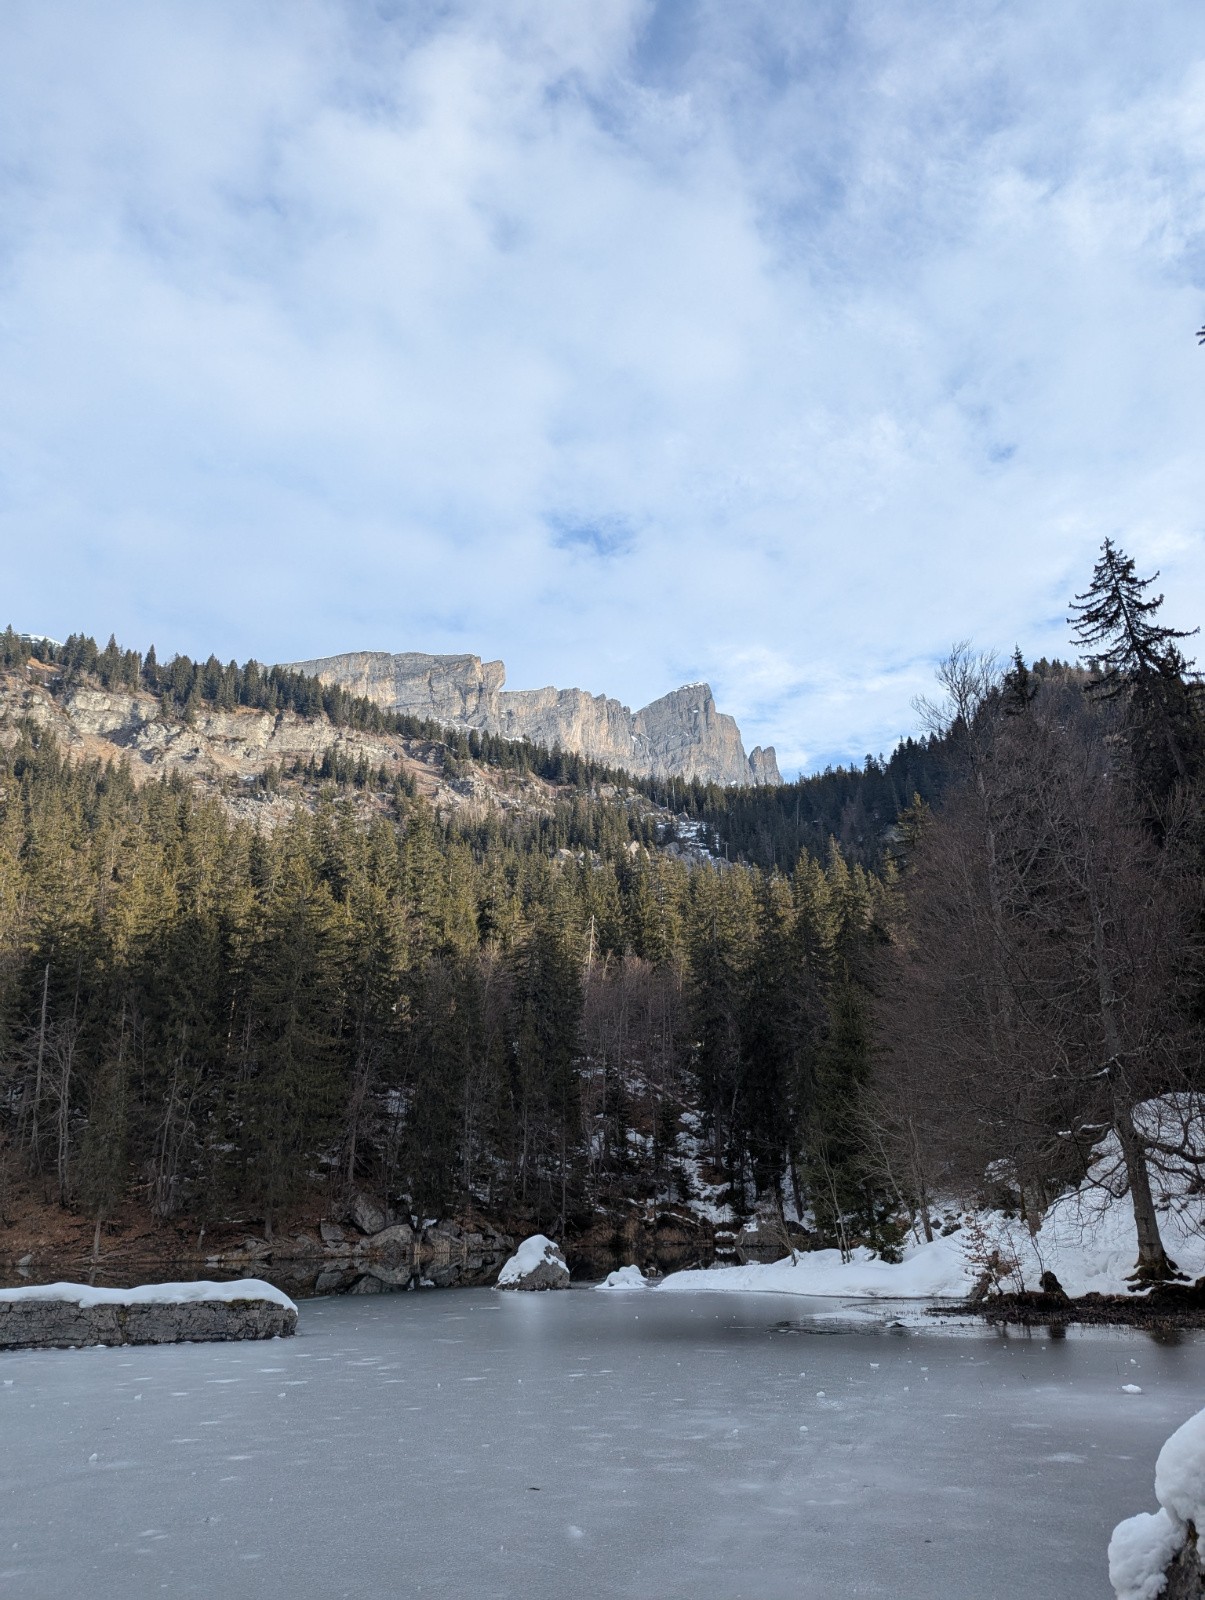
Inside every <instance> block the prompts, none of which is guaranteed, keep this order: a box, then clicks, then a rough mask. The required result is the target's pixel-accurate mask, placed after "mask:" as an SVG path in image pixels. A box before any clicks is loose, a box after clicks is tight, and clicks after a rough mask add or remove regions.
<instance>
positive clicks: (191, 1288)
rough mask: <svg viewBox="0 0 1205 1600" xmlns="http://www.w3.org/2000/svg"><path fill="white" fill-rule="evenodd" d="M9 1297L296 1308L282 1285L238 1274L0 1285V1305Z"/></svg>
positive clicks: (95, 1302)
mask: <svg viewBox="0 0 1205 1600" xmlns="http://www.w3.org/2000/svg"><path fill="white" fill-rule="evenodd" d="M8 1300H67V1301H70V1303H71V1304H72V1305H77V1306H134V1305H180V1304H182V1303H184V1302H186V1301H188V1302H191V1301H196V1300H270V1301H272V1303H273V1304H274V1305H278V1306H284V1307H285V1309H286V1310H288V1311H296V1309H297V1306H296V1304H295V1303H294V1302H293V1301H292V1300H290V1299H289V1297H288V1295H287V1294H285V1293H284V1291H283V1290H282V1289H277V1288H275V1287H274V1286H273V1285H272V1284H270V1283H265V1282H264V1280H263V1279H262V1278H238V1279H237V1280H236V1281H235V1282H233V1283H143V1284H139V1285H138V1286H137V1287H136V1288H134V1289H95V1288H93V1287H92V1285H91V1284H87V1283H35V1284H22V1286H21V1287H20V1288H19V1289H0V1305H2V1304H3V1303H4V1302H5V1301H8Z"/></svg>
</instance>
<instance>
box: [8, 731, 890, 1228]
mask: <svg viewBox="0 0 1205 1600" xmlns="http://www.w3.org/2000/svg"><path fill="white" fill-rule="evenodd" d="M14 731H15V738H14V740H13V742H12V743H11V744H10V745H9V746H8V747H7V748H6V749H5V750H4V751H3V754H2V755H0V1210H2V1209H3V1206H4V1204H5V1192H6V1191H7V1192H8V1193H11V1192H12V1189H13V1187H14V1186H15V1185H20V1184H24V1183H28V1182H30V1181H32V1182H34V1183H35V1184H38V1185H41V1186H42V1191H43V1192H44V1194H45V1195H46V1197H47V1200H48V1201H57V1202H59V1203H61V1204H64V1205H67V1206H70V1207H72V1208H74V1209H76V1210H78V1211H80V1212H82V1213H84V1214H86V1215H87V1216H89V1217H90V1218H92V1219H94V1221H95V1225H96V1230H97V1241H98V1245H99V1243H100V1240H101V1238H102V1236H103V1227H104V1224H105V1222H106V1220H107V1219H109V1218H111V1217H112V1216H113V1215H114V1213H115V1212H116V1211H117V1210H118V1208H119V1207H120V1206H121V1205H122V1204H123V1203H125V1202H128V1201H129V1200H131V1199H133V1200H136V1201H137V1203H139V1204H141V1205H143V1206H145V1207H146V1208H147V1209H148V1210H149V1211H150V1212H152V1213H153V1214H154V1215H155V1216H158V1217H161V1218H164V1219H175V1220H176V1221H178V1222H181V1223H185V1222H186V1223H188V1224H189V1225H190V1226H196V1227H197V1228H198V1229H199V1228H201V1227H203V1226H205V1225H207V1224H210V1223H212V1222H213V1221H215V1220H216V1219H218V1218H219V1217H227V1216H235V1215H237V1216H243V1217H247V1218H255V1219H262V1221H263V1224H264V1226H265V1227H266V1228H267V1229H268V1230H269V1231H271V1229H272V1228H273V1226H274V1225H276V1224H277V1223H278V1222H279V1221H280V1219H282V1218H284V1217H286V1216H287V1215H288V1214H289V1213H290V1211H291V1209H292V1208H294V1207H296V1206H297V1205H298V1204H301V1203H303V1202H305V1203H311V1202H313V1201H314V1200H315V1199H318V1200H320V1201H322V1202H323V1203H325V1202H326V1201H327V1200H330V1199H337V1198H338V1197H339V1196H340V1195H342V1194H344V1193H346V1192H347V1191H349V1190H352V1189H355V1188H359V1187H366V1188H369V1189H371V1190H373V1191H374V1192H376V1193H377V1194H379V1195H382V1196H386V1195H387V1196H388V1197H389V1198H390V1200H391V1202H392V1203H394V1204H395V1205H397V1206H398V1207H399V1208H400V1209H403V1210H410V1211H412V1212H413V1213H415V1214H425V1215H429V1216H434V1215H439V1214H448V1213H449V1212H452V1211H455V1210H457V1209H462V1208H466V1207H478V1208H482V1209H484V1210H485V1211H487V1212H489V1213H491V1214H493V1215H495V1216H499V1217H506V1218H511V1219H516V1220H517V1221H518V1222H519V1223H521V1224H523V1225H528V1224H530V1225H532V1226H545V1227H556V1228H561V1229H566V1230H568V1231H570V1232H572V1231H573V1230H574V1229H575V1228H581V1227H585V1226H587V1225H588V1224H589V1223H590V1222H591V1221H593V1220H594V1219H595V1217H596V1215H597V1210H598V1207H599V1206H600V1205H601V1206H604V1207H605V1206H608V1205H610V1206H612V1207H620V1208H622V1207H624V1206H627V1205H628V1204H629V1203H630V1201H631V1200H632V1199H637V1200H641V1201H650V1202H652V1203H653V1204H655V1205H656V1204H675V1203H680V1202H681V1201H683V1200H684V1199H686V1198H688V1197H690V1196H691V1195H692V1194H693V1192H694V1186H695V1184H696V1183H697V1181H698V1177H699V1163H702V1164H703V1166H705V1167H706V1169H707V1172H708V1178H709V1181H711V1182H713V1183H719V1184H727V1185H729V1186H730V1193H731V1195H732V1198H733V1201H734V1203H735V1205H736V1208H737V1210H738V1211H741V1212H743V1211H746V1210H747V1209H749V1208H750V1207H752V1206H753V1205H754V1204H755V1203H756V1202H757V1200H758V1199H759V1198H761V1199H762V1200H768V1201H769V1202H770V1203H772V1204H773V1205H774V1206H775V1207H776V1208H777V1209H778V1210H779V1211H780V1213H781V1211H782V1209H783V1207H784V1205H785V1206H788V1207H797V1208H798V1210H799V1211H800V1212H801V1213H802V1212H807V1211H809V1210H811V1211H814V1212H815V1213H816V1215H817V1216H818V1217H821V1218H823V1219H827V1220H826V1221H825V1222H824V1226H825V1227H827V1228H828V1229H829V1231H830V1232H836V1231H840V1230H848V1229H850V1228H851V1227H852V1228H855V1229H857V1230H858V1231H860V1232H866V1231H867V1230H870V1229H873V1228H874V1227H875V1226H877V1225H878V1224H879V1223H880V1222H881V1221H882V1209H881V1206H879V1205H878V1204H877V1201H876V1198H875V1194H874V1192H873V1186H872V1185H871V1184H870V1182H869V1179H868V1172H867V1166H866V1162H865V1160H864V1158H863V1154H862V1149H861V1145H860V1143H859V1140H858V1137H857V1130H856V1128H855V1126H854V1120H853V1109H854V1108H855V1107H856V1105H857V1103H858V1098H859V1094H860V1090H861V1087H862V1086H863V1085H864V1084H865V1083H866V1082H867V1080H868V1076H869V1070H870V1035H869V1002H868V990H867V988H866V978H867V972H868V970H869V962H870V954H871V951H872V949H873V947H874V946H875V944H876V942H877V941H880V940H881V939H882V938H883V937H884V932H883V930H884V928H885V926H886V923H887V921H888V919H889V917H890V915H891V900H892V896H893V893H894V890H893V887H892V876H891V873H890V871H888V873H887V874H886V876H883V877H881V876H878V875H875V874H871V873H867V872H866V871H865V870H864V869H863V868H861V867H860V866H859V865H858V864H856V863H849V862H847V861H846V860H845V858H844V857H843V855H842V853H841V851H840V849H839V848H838V847H837V846H836V845H835V844H834V845H833V846H831V847H830V849H829V851H828V852H827V855H826V858H825V859H824V860H823V861H820V860H818V859H816V858H815V857H812V856H808V855H805V856H803V857H801V858H800V860H799V862H798V864H797V865H796V868H795V870H794V871H793V872H791V873H789V874H784V873H780V872H776V871H768V872H767V871H763V870H761V869H758V868H753V867H746V866H735V867H727V868H725V867H724V866H723V865H722V864H717V865H715V866H702V867H698V866H690V865H687V864H686V863H684V862H683V861H680V860H676V859H673V858H671V857H669V856H667V855H666V854H665V853H663V852H658V851H657V850H656V849H655V848H654V849H646V848H644V847H643V846H641V845H640V844H639V843H638V842H637V841H635V840H633V839H632V837H631V829H630V826H629V821H628V817H629V812H628V809H627V808H626V807H624V806H623V805H622V804H621V803H620V802H619V801H617V800H611V801H608V800H598V799H595V800H588V799H587V798H584V797H582V796H580V795H577V794H574V793H573V792H572V791H569V792H567V793H566V795H565V798H564V801H563V806H564V810H565V817H566V831H565V832H564V833H563V834H562V835H556V834H554V835H553V837H557V836H563V837H570V838H572V837H575V836H576V837H577V838H578V839H579V841H580V848H578V849H577V850H576V851H566V850H565V849H564V848H561V847H557V848H553V847H552V839H550V837H549V834H548V832H547V831H546V829H545V828H544V827H543V825H542V824H541V823H540V822H539V821H538V820H537V819H532V818H525V817H523V816H522V815H518V816H508V817H501V816H496V817H494V818H492V819H491V820H490V821H489V822H488V823H486V824H478V823H473V824H466V825H464V826H463V827H461V826H459V825H458V824H457V823H456V821H455V819H452V820H450V821H441V820H440V819H439V818H438V817H437V816H436V815H435V814H434V813H433V812H432V811H431V810H430V809H429V808H428V807H427V806H426V805H425V804H424V803H423V802H422V801H421V800H418V799H416V798H414V797H413V796H410V795H407V794H405V793H404V792H402V791H401V790H400V789H399V788H398V787H396V786H395V787H394V788H392V789H391V790H389V791H385V792H381V793H377V794H375V795H373V797H372V798H373V800H374V804H373V805H366V804H365V803H364V798H363V795H362V794H361V793H360V792H359V791H358V790H357V789H356V788H355V787H354V784H353V785H352V786H349V787H348V788H345V789H340V788H339V787H338V786H337V785H335V784H333V783H332V784H325V785H321V784H319V785H315V786H313V787H311V788H308V789H305V790H303V792H301V793H300V795H299V798H298V800H297V803H296V805H295V807H294V809H293V810H292V812H291V814H290V815H289V817H288V820H287V821H286V822H284V823H282V824H281V825H280V826H277V827H275V828H273V829H271V830H269V829H266V828H257V827H255V826H253V825H252V824H251V823H249V822H247V821H244V820H236V819H233V818H232V817H231V816H230V814H229V812H228V811H227V810H226V809H225V807H224V806H223V804H222V801H221V798H220V796H218V795H215V794H209V795H206V794H204V793H201V792H198V791H197V790H195V789H194V788H192V787H191V786H190V785H188V784H187V783H185V782H184V781H182V780H181V779H180V778H178V777H175V778H168V779H163V780H159V781H152V782H148V783H143V784H141V785H139V784H136V783H135V782H134V781H133V778H132V777H131V775H130V773H129V771H128V770H127V768H126V767H125V766H124V765H121V764H116V763H114V764H109V765H102V764H99V763H96V762H88V761H78V760H68V759H67V758H66V757H65V755H64V753H63V752H62V750H61V749H60V748H59V747H58V746H57V745H56V743H55V741H54V739H53V737H51V736H50V735H49V734H48V733H47V732H46V731H45V730H42V729H39V728H37V727H34V726H30V725H26V726H23V727H21V728H20V729H18V730H14ZM360 776H361V778H362V779H363V780H364V782H365V783H366V784H367V786H368V787H369V788H370V789H371V787H372V783H373V781H374V780H373V775H372V774H367V775H365V774H361V775H360ZM575 815H576V819H577V826H576V835H575V833H574V829H573V828H572V827H570V826H568V824H569V823H571V822H572V820H573V818H574V816H575ZM684 1135H688V1136H689V1137H687V1138H685V1139H684ZM851 1219H856V1220H851Z"/></svg>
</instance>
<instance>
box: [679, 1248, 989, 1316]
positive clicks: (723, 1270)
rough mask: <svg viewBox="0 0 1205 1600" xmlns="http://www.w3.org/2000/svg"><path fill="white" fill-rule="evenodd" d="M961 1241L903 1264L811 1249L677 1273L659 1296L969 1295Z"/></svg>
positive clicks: (916, 1252) (919, 1251)
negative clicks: (774, 1258)
mask: <svg viewBox="0 0 1205 1600" xmlns="http://www.w3.org/2000/svg"><path fill="white" fill-rule="evenodd" d="M973 1281H974V1280H973V1275H972V1274H971V1273H970V1271H969V1268H968V1264H967V1259H966V1256H965V1254H964V1252H963V1251H962V1249H961V1248H960V1245H959V1236H958V1235H957V1234H955V1235H954V1236H953V1237H951V1238H949V1239H935V1240H934V1241H933V1243H932V1244H927V1245H918V1246H914V1247H913V1248H912V1249H911V1250H910V1251H907V1252H906V1253H905V1257H904V1260H903V1261H901V1262H889V1261H883V1260H881V1259H880V1258H879V1257H878V1256H876V1255H875V1254H874V1252H873V1251H871V1250H867V1249H865V1248H859V1249H857V1250H855V1251H853V1253H852V1255H851V1257H850V1259H849V1260H848V1261H846V1260H843V1259H842V1256H841V1252H840V1251H839V1250H806V1251H801V1252H798V1253H797V1254H796V1255H795V1256H794V1258H792V1257H790V1256H786V1257H784V1258H783V1260H781V1261H774V1262H770V1263H765V1264H763V1263H760V1262H750V1263H749V1264H748V1265H747V1266H743V1267H708V1268H705V1269H702V1270H699V1269H692V1270H688V1271H685V1272H671V1273H670V1274H669V1275H668V1277H666V1278H665V1280H664V1281H663V1282H662V1284H661V1286H660V1288H659V1289H658V1291H657V1292H658V1293H659V1294H700V1293H702V1294H717V1293H727V1294H750V1293H753V1294H802V1295H847V1296H850V1297H853V1298H860V1297H865V1298H867V1299H875V1300H880V1299H886V1300H919V1299H927V1300H931V1299H942V1298H946V1297H951V1298H953V1297H958V1296H962V1295H965V1294H966V1292H967V1290H968V1289H969V1288H970V1286H971V1284H972V1282H973Z"/></svg>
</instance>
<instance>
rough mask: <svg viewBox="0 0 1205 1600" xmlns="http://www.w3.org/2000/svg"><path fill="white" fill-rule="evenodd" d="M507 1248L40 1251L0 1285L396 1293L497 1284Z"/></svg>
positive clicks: (673, 1259) (575, 1257)
mask: <svg viewBox="0 0 1205 1600" xmlns="http://www.w3.org/2000/svg"><path fill="white" fill-rule="evenodd" d="M714 1259H715V1256H714V1253H712V1252H710V1251H701V1250H698V1249H696V1250H693V1251H691V1252H689V1253H684V1252H682V1251H675V1252H673V1253H670V1252H660V1253H659V1252H657V1251H656V1250H647V1251H645V1252H644V1253H643V1254H642V1255H638V1260H637V1264H638V1265H639V1266H640V1267H641V1268H642V1269H643V1270H644V1271H646V1272H651V1273H653V1274H659V1273H664V1272H673V1271H677V1270H678V1269H679V1268H682V1267H706V1266H710V1265H711V1263H712V1261H713V1260H714ZM505 1260H506V1253H505V1252H502V1253H496V1254H486V1255H481V1256H476V1257H472V1258H470V1260H469V1261H468V1263H465V1262H455V1261H454V1262H450V1263H439V1262H432V1261H427V1262H424V1263H417V1262H413V1263H412V1262H405V1263H402V1264H401V1265H386V1264H385V1263H384V1262H375V1261H374V1262H370V1261H366V1260H356V1259H355V1258H354V1257H347V1258H324V1257H315V1256H306V1257H300V1258H295V1259H290V1258H287V1257H282V1256H273V1257H271V1258H269V1259H267V1260H259V1261H245V1262H241V1263H239V1264H238V1265H223V1264H218V1263H213V1264H206V1263H202V1264H199V1263H198V1262H197V1261H196V1260H195V1259H191V1260H188V1261H170V1260H163V1259H162V1258H161V1257H154V1258H149V1257H148V1258H145V1259H141V1260H139V1259H137V1258H123V1259H120V1260H112V1261H101V1262H99V1263H98V1264H97V1265H96V1266H93V1265H91V1263H89V1262H87V1261H81V1260H80V1259H79V1258H78V1257H72V1258H70V1259H55V1258H53V1257H44V1256H39V1257H38V1258H37V1260H36V1261H35V1262H33V1263H32V1264H31V1265H30V1266H29V1267H26V1268H19V1267H15V1266H3V1265H0V1288H4V1289H9V1288H17V1287H19V1286H20V1285H22V1284H34V1283H56V1282H65V1283H86V1284H91V1285H93V1286H95V1287H99V1288H106V1289H130V1288H133V1287H134V1286H135V1285H136V1284H140V1283H193V1282H196V1281H197V1280H200V1279H208V1280H210V1281H212V1282H215V1283H229V1282H231V1281H233V1280H234V1279H236V1278H262V1279H263V1280H264V1281H265V1282H267V1283H271V1284H273V1285H275V1287H276V1288H278V1289H283V1290H284V1291H285V1293H286V1294H289V1295H292V1297H293V1299H295V1300H310V1299H313V1298H315V1297H316V1296H325V1295H333V1294H355V1295H360V1294H391V1293H397V1292H399V1291H404V1290H417V1289H480V1288H488V1287H490V1286H492V1285H493V1283H494V1282H495V1281H496V1279H497V1277H498V1272H499V1270H500V1269H501V1267H502V1263H503V1262H504V1261H505ZM567 1260H568V1263H569V1270H570V1274H571V1276H572V1279H573V1281H574V1282H575V1283H598V1282H600V1281H601V1280H602V1279H603V1278H605V1277H606V1276H607V1274H608V1273H609V1272H611V1271H613V1270H614V1269H615V1268H616V1267H622V1266H626V1265H627V1264H628V1263H629V1262H630V1261H631V1260H632V1255H631V1254H626V1253H624V1252H621V1251H615V1252H607V1251H601V1250H594V1251H589V1252H586V1251H581V1250H574V1249H573V1248H572V1247H570V1249H569V1251H568V1254H567Z"/></svg>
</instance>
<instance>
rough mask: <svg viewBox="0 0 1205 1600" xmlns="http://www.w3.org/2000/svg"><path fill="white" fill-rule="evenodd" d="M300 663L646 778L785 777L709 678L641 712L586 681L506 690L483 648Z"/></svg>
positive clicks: (417, 712)
mask: <svg viewBox="0 0 1205 1600" xmlns="http://www.w3.org/2000/svg"><path fill="white" fill-rule="evenodd" d="M291 666H292V667H293V668H294V669H295V670H297V671H299V672H308V673H315V674H317V676H318V677H320V678H321V679H322V680H323V682H324V683H338V684H342V685H343V686H344V687H345V688H347V689H350V690H351V691H352V692H353V693H354V694H360V695H364V696H365V697H366V698H368V699H369V700H373V701H375V702H376V703H377V704H378V705H380V706H383V707H386V708H387V709H389V710H391V711H400V712H405V713H408V714H410V715H412V716H421V717H430V718H432V719H433V720H434V721H436V722H439V723H442V724H444V725H445V726H446V727H454V728H477V729H479V730H481V731H482V732H486V733H498V734H502V735H503V736H504V737H506V738H508V739H531V740H532V741H533V742H534V743H536V744H542V745H547V746H549V747H550V748H551V747H552V746H554V745H560V747H561V748H562V749H563V750H573V751H575V752H577V753H578V754H579V755H584V756H589V757H590V758H591V759H593V760H595V761H601V762H604V763H605V764H607V765H608V766H614V767H622V768H624V769H625V770H626V771H628V772H632V773H635V774H637V775H639V776H646V777H683V778H701V779H702V780H703V781H704V782H709V783H720V784H750V783H780V782H781V781H782V780H781V778H780V777H779V775H778V763H777V761H776V760H775V756H774V749H773V746H767V748H765V749H764V750H763V749H762V748H761V747H760V746H759V747H758V748H757V749H755V750H754V752H753V754H752V755H746V754H745V747H744V745H743V744H742V743H741V734H740V729H739V728H738V727H737V725H736V723H735V722H734V720H733V719H732V718H731V717H729V716H726V715H725V714H724V713H723V712H722V711H717V710H716V704H715V700H714V699H713V698H712V693H711V689H710V688H709V687H708V685H707V684H705V683H692V684H687V685H686V686H685V687H684V688H681V689H674V690H673V691H672V692H671V693H669V694H667V695H662V697H661V699H660V700H654V701H653V703H652V704H651V705H647V706H645V707H643V709H641V710H640V711H635V712H634V711H631V710H629V709H628V707H627V706H625V705H621V704H620V702H619V701H618V700H611V699H608V698H607V696H606V695H601V694H599V695H592V694H587V693H586V691H585V690H583V689H551V688H549V689H504V688H503V687H502V686H503V684H504V683H505V681H506V669H505V667H504V666H503V665H502V663H501V661H482V660H481V659H480V657H479V656H467V655H465V656H429V655H421V654H418V653H417V652H414V651H407V652H405V653H403V654H401V655H389V654H388V653H387V652H385V651H376V650H359V651H354V652H352V653H351V654H348V655H340V656H325V657H322V658H321V659H319V660H316V661H295V662H292V663H291Z"/></svg>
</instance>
